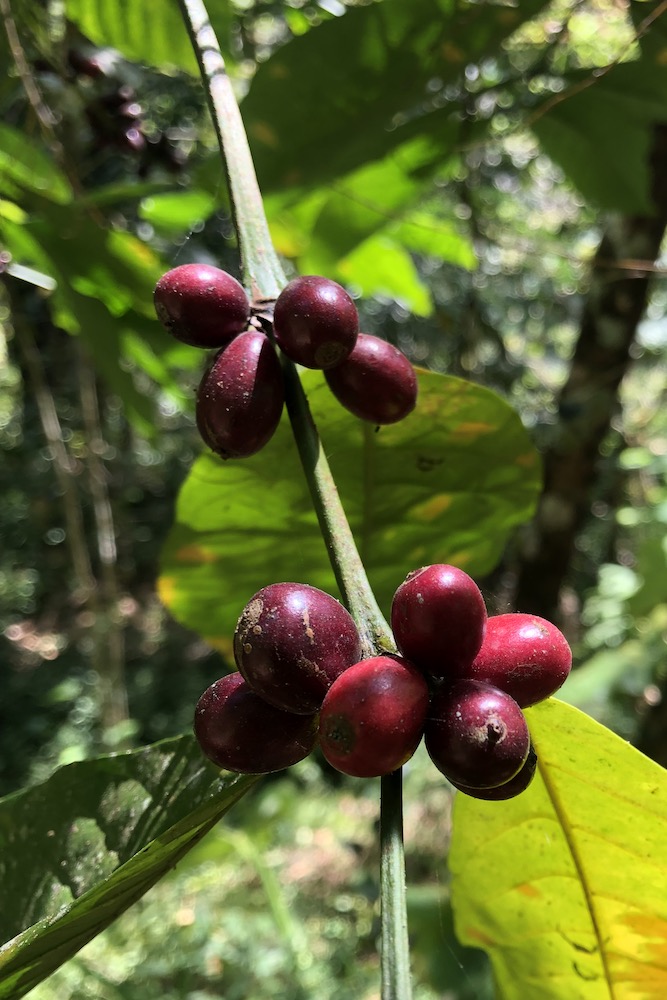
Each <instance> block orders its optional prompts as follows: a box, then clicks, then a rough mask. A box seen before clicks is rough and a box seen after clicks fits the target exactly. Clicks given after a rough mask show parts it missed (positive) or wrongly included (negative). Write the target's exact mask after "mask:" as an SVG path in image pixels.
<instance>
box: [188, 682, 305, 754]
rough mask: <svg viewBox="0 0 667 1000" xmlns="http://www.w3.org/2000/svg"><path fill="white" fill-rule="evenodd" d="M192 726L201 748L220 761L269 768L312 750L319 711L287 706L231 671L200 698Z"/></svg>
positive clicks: (203, 751)
mask: <svg viewBox="0 0 667 1000" xmlns="http://www.w3.org/2000/svg"><path fill="white" fill-rule="evenodd" d="M194 729H195V737H196V738H197V742H198V743H199V746H200V747H201V750H202V753H203V754H204V755H205V756H206V757H208V759H209V760H211V761H213V763H214V764H216V765H217V766H218V767H224V768H225V769H226V770H228V771H239V772H241V773H242V774H266V773H268V772H269V771H281V770H282V769H283V768H284V767H290V766H291V765H292V764H296V762H297V761H299V760H303V758H304V757H307V756H308V754H309V753H310V752H311V750H312V749H313V747H314V746H315V742H316V740H317V716H315V715H294V714H292V713H291V712H283V711H282V709H280V708H275V706H273V705H269V704H267V702H265V701H263V699H262V698H260V697H259V695H256V694H255V693H254V691H251V689H250V688H249V687H248V685H247V684H246V682H245V681H244V680H243V678H242V677H241V675H240V674H227V676H226V677H221V678H220V680H217V681H215V683H214V684H211V686H210V687H208V688H207V689H206V691H204V693H203V695H202V696H201V698H200V699H199V701H198V702H197V707H196V709H195V723H194Z"/></svg>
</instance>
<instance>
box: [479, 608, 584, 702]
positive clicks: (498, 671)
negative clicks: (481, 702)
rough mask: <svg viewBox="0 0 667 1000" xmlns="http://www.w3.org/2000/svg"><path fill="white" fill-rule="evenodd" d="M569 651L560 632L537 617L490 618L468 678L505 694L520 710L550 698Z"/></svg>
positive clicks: (566, 670) (562, 675)
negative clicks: (510, 697) (492, 686)
mask: <svg viewBox="0 0 667 1000" xmlns="http://www.w3.org/2000/svg"><path fill="white" fill-rule="evenodd" d="M571 666H572V651H571V649H570V647H569V645H568V642H567V639H566V638H565V636H564V635H563V633H562V632H561V631H560V630H559V629H558V628H556V626H555V625H552V623H551V622H548V621H546V619H544V618H539V617H538V616H537V615H527V614H523V613H520V612H513V613H511V614H505V615H493V616H492V617H491V618H489V619H488V621H487V623H486V633H485V635H484V642H483V643H482V646H481V649H480V650H479V652H478V653H477V656H476V657H475V660H474V662H473V664H472V666H471V668H470V671H469V676H470V677H474V678H475V679H476V680H479V681H486V682H488V683H489V684H495V686H496V687H499V688H501V689H502V690H503V691H507V693H508V694H510V695H511V696H512V697H513V698H514V700H515V701H517V702H518V703H519V705H521V707H522V708H527V707H528V706H529V705H534V704H535V703H536V702H538V701H542V700H543V699H544V698H548V697H549V695H552V694H553V693H554V692H555V691H557V690H558V688H559V687H560V686H561V684H563V682H564V681H565V680H566V678H567V676H568V674H569V673H570V668H571Z"/></svg>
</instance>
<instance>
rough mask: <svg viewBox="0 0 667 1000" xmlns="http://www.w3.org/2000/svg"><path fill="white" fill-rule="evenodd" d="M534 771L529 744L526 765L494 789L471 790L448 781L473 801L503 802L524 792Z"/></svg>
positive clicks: (535, 759)
mask: <svg viewBox="0 0 667 1000" xmlns="http://www.w3.org/2000/svg"><path fill="white" fill-rule="evenodd" d="M536 769H537V754H536V753H535V751H534V750H533V746H532V744H531V747H530V750H529V751H528V756H527V758H526V763H525V764H524V765H523V767H522V768H521V770H520V771H519V772H518V773H517V774H515V775H514V777H513V778H510V780H509V781H505V782H504V783H503V784H502V785H496V787H495V788H471V787H470V785H458V784H457V783H456V782H455V781H452V779H451V778H450V779H449V781H450V784H452V785H454V788H458V790H459V791H460V792H464V793H465V794H466V795H469V796H470V797H471V798H473V799H482V800H483V801H484V802H503V801H506V800H507V799H513V798H515V797H516V796H517V795H521V792H525V790H526V789H527V788H528V786H529V785H530V783H531V781H532V780H533V778H534V777H535V771H536Z"/></svg>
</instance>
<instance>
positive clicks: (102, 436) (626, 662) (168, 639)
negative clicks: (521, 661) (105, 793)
mask: <svg viewBox="0 0 667 1000" xmlns="http://www.w3.org/2000/svg"><path fill="white" fill-rule="evenodd" d="M209 7H210V13H211V18H212V21H213V23H214V26H215V28H216V30H217V32H218V35H219V38H220V41H221V43H222V45H223V48H224V50H225V54H226V58H227V62H228V67H229V70H230V73H231V74H232V76H233V78H234V80H235V84H236V86H237V91H238V94H239V97H240V98H242V105H241V107H242V113H243V115H244V120H245V122H246V127H247V128H248V132H249V137H250V140H251V145H252V147H253V153H254V156H255V160H256V165H257V169H258V175H259V181H260V185H261V187H262V190H263V192H264V193H265V195H266V207H267V212H268V215H269V221H270V224H271V228H272V234H273V237H274V241H275V243H276V246H277V248H278V250H279V251H280V253H281V254H282V255H283V256H284V258H285V260H286V261H287V263H288V266H289V268H290V269H291V273H321V274H326V275H327V276H329V277H332V278H334V279H336V280H338V281H341V282H342V283H344V284H345V285H346V286H347V287H348V288H349V289H350V290H351V291H352V292H353V293H354V294H355V296H356V297H357V302H358V306H359V309H360V314H361V316H362V323H363V329H365V330H367V331H369V332H373V333H378V334H381V335H382V336H384V337H386V338H387V339H389V340H391V341H392V342H394V343H396V344H397V345H398V346H400V347H401V348H402V349H403V350H404V351H405V352H406V353H407V354H408V355H409V356H410V358H411V360H412V361H413V362H414V363H415V364H417V365H420V366H424V367H428V368H431V369H433V370H435V371H442V372H447V373H449V374H453V375H457V376H460V377H462V378H465V379H470V380H472V381H473V382H475V383H478V384H480V385H483V386H487V387H489V388H491V389H493V390H494V391H495V392H497V393H499V394H500V395H501V396H502V397H504V398H505V399H507V400H508V401H510V402H511V404H512V405H513V406H514V407H515V409H516V410H517V411H518V413H519V414H520V416H521V419H522V421H523V423H524V425H525V426H526V427H527V428H528V429H529V432H530V434H531V436H532V438H533V440H534V441H535V443H536V444H537V446H538V448H539V450H540V453H541V455H542V459H543V466H544V487H543V489H542V493H541V496H540V500H539V503H538V504H537V507H536V510H535V514H534V517H533V519H532V520H531V521H529V522H527V523H526V524H524V525H522V526H521V527H520V528H519V529H518V530H517V531H516V532H514V534H513V535H512V537H511V539H510V541H509V543H508V545H507V546H506V548H505V550H504V552H503V554H502V557H501V559H500V561H497V562H496V565H494V567H493V568H490V569H489V572H488V574H487V575H486V576H485V577H484V578H483V579H481V580H480V581H479V582H480V585H481V586H482V589H483V591H484V594H485V597H486V599H487V602H488V604H489V608H490V609H491V610H495V611H503V610H508V609H512V608H514V609H517V610H522V611H530V612H534V613H537V614H541V615H544V616H545V617H549V618H551V619H553V620H555V621H556V622H557V623H558V624H559V625H560V626H561V627H562V628H563V630H564V631H565V633H566V635H567V636H568V638H569V639H570V641H571V643H572V646H573V649H574V654H575V670H574V672H573V675H572V677H571V679H570V680H569V681H568V683H567V685H566V687H565V688H564V689H563V692H562V697H563V698H564V699H565V700H568V701H571V702H572V703H573V704H576V705H577V706H579V707H581V708H583V709H584V710H585V711H587V712H589V713H590V714H591V715H593V716H594V717H595V718H597V719H599V720H600V721H602V722H604V723H605V724H606V725H608V726H609V727H611V728H612V729H614V730H615V731H616V732H617V733H619V734H620V735H622V736H623V738H625V739H627V740H629V741H631V742H633V743H634V744H635V745H637V746H638V747H639V748H640V749H642V750H643V751H644V752H645V753H647V754H648V755H649V756H651V757H653V758H654V759H655V760H656V761H658V762H660V763H662V764H665V763H666V762H667V725H666V723H667V716H666V711H667V699H666V697H665V695H666V693H667V692H666V686H667V657H666V650H665V641H666V638H667V543H666V541H665V523H666V522H667V488H666V486H665V472H666V471H667V411H666V409H665V405H664V404H665V385H666V381H665V370H666V362H665V350H666V347H667V320H666V319H665V306H666V303H667V282H666V281H665V275H666V274H667V270H666V268H667V262H666V260H665V257H664V252H661V247H662V245H663V241H664V231H665V226H666V225H667V13H665V10H667V5H666V4H664V3H653V2H631V3H626V2H623V0H588V2H576V0H574V2H573V0H567V2H566V0H558V2H556V3H551V4H545V3H541V2H538V0H530V2H522V3H519V4H516V5H513V6H512V5H509V4H508V5H504V4H489V3H477V4H471V3H459V2H455V0H438V2H436V0H411V3H410V4H409V5H405V4H401V3H400V0H382V2H377V3H370V4H366V3H343V2H341V0H321V2H319V3H311V2H309V0H306V2H302V0H291V2H289V3H288V2H283V0H275V2H271V0H267V2H261V0H258V2H252V0H248V2H238V0H233V2H223V0H215V2H211V3H210V5H209ZM163 8H164V9H163V11H162V13H161V15H160V16H159V17H157V16H156V15H155V12H154V9H153V8H151V5H150V4H148V3H137V4H134V5H132V14H131V16H130V15H128V12H127V10H125V6H124V5H123V4H121V3H120V0H115V2H114V0H108V2H107V3H104V4H99V3H93V2H92V0H67V2H65V3H48V2H42V3H29V2H27V0H12V2H10V0H0V17H1V20H2V30H1V31H0V60H1V64H2V65H3V66H4V65H6V66H8V67H9V72H8V73H7V74H6V75H3V78H2V80H1V81H0V112H1V113H0V120H1V121H2V123H3V124H0V183H1V185H2V187H1V189H0V195H1V200H0V255H1V256H0V269H1V271H2V274H1V276H0V332H1V336H0V447H1V448H2V462H1V463H0V481H1V492H2V504H1V505H0V537H1V538H2V551H1V553H0V648H1V650H2V658H1V663H2V698H1V699H0V792H1V793H2V794H3V795H7V794H9V793H12V792H14V791H15V790H17V789H19V788H21V787H24V786H25V785H27V784H33V783H37V782H39V781H42V780H43V779H45V778H46V777H48V775H50V774H51V773H53V771H54V770H55V769H56V768H57V767H59V766H61V765H63V764H66V763H69V762H72V761H76V760H83V759H86V758H89V757H93V756H95V755H98V754H100V753H104V752H107V751H114V750H122V749H127V748H130V747H133V746H138V745H141V744H144V743H152V742H154V741H156V740H160V739H162V738H164V737H167V736H173V735H176V734H178V733H181V732H185V731H187V730H189V728H190V727H191V721H192V712H193V706H194V704H195V702H196V700H197V698H198V697H199V695H200V694H201V692H202V691H203V690H204V688H205V687H206V686H207V685H208V684H210V683H211V682H212V681H213V680H215V679H216V678H217V677H218V676H220V674H221V673H223V672H225V671H226V670H227V669H229V667H230V664H229V661H228V660H227V659H226V656H225V649H224V644H223V646H222V647H221V648H215V646H214V645H212V644H211V643H210V642H207V641H205V640H204V639H202V637H201V636H200V635H199V634H197V633H196V632H194V631H192V630H191V629H188V628H187V627H185V626H184V625H183V624H180V623H179V622H178V621H177V620H176V619H175V618H174V617H173V616H172V615H171V614H170V613H169V612H168V611H167V610H166V609H165V607H164V605H163V604H162V602H161V600H160V597H159V593H158V592H159V584H158V578H159V576H160V570H161V553H162V551H163V546H164V544H165V541H166V540H167V537H168V534H169V531H170V527H171V525H172V522H173V519H174V509H175V504H176V498H177V494H178V490H179V487H180V486H181V484H182V483H183V482H184V480H185V478H186V476H187V473H188V470H189V468H190V467H191V465H192V463H193V461H194V459H195V457H196V455H197V454H198V453H199V452H200V451H201V450H202V446H201V444H200V442H199V439H198V436H197V433H196V429H195V427H194V419H193V398H194V391H195V388H196V385H197V381H198V378H199V375H200V372H201V367H202V360H201V354H200V352H198V351H195V350H194V349H190V348H187V347H185V346H183V345H180V344H177V343H175V342H173V341H171V340H170V338H169V337H168V335H167V334H166V333H165V331H163V330H162V329H161V328H160V326H159V324H158V323H157V320H156V319H155V318H154V313H153V308H152V289H153V287H154V284H155V281H156V280H157V278H158V277H159V276H160V275H161V274H162V273H163V272H164V271H165V270H167V269H168V268H169V267H172V266H175V265H177V264H182V263H187V262H190V261H194V260H204V261H208V262H212V263H216V264H218V265H219V266H221V267H223V268H225V269H226V270H229V271H230V272H231V273H234V274H237V275H238V273H239V266H238V259H237V251H236V246H235V240H234V233H233V226H232V220H231V216H230V211H229V206H228V203H227V198H226V193H225V185H224V178H223V176H222V173H221V168H220V163H219V158H218V154H217V151H216V148H215V137H214V134H213V130H212V126H211V124H210V120H209V118H208V114H207V112H206V109H205V105H204V101H203V98H202V93H201V85H200V83H199V81H198V78H197V77H196V75H195V73H194V62H193V57H192V55H191V52H190V48H189V42H188V40H187V36H186V35H185V32H184V31H183V29H182V28H181V27H180V22H179V15H178V8H177V6H176V4H171V3H165V4H164V5H163ZM265 516H266V518H267V519H270V518H271V509H270V506H269V504H268V503H267V509H266V515H265ZM281 576H282V575H281V573H280V558H279V555H278V554H277V555H276V579H279V578H281ZM399 582H400V580H397V581H396V583H397V584H398V583H399ZM240 603H241V604H242V603H243V601H242V600H241V602H240ZM239 610H240V605H239ZM409 780H410V791H409V793H407V798H406V849H407V852H408V879H409V884H410V895H409V906H410V921H411V935H412V941H413V948H414V965H415V974H416V980H417V992H416V995H417V997H419V998H421V1000H435V998H445V997H447V998H450V997H452V998H453V997H457V998H461V1000H464V998H473V997H475V998H478V997H487V996H488V997H491V996H492V995H493V994H492V985H491V982H490V978H489V973H488V969H487V967H486V962H485V959H484V956H483V955H482V954H481V953H477V952H475V951H472V950H470V949H462V948H461V947H460V946H459V945H458V944H457V943H456V940H455V938H454V936H453V930H452V921H451V915H450V911H449V907H448V890H447V872H446V867H445V866H444V864H443V858H444V856H445V854H446V846H447V840H448V830H449V811H450V805H451V794H450V790H449V789H448V787H447V786H446V783H445V782H444V781H442V780H441V779H440V777H439V776H438V775H437V774H436V773H435V772H434V770H433V768H432V767H431V765H430V764H429V762H428V760H427V758H426V756H425V754H423V753H422V751H419V752H418V754H417V756H416V757H415V759H414V761H413V762H412V763H411V765H410V767H409ZM376 791H377V790H376V788H375V785H374V783H373V782H370V783H361V782H358V781H354V780H352V779H344V778H343V777H342V776H340V775H337V774H335V773H333V772H332V771H331V770H330V769H329V768H328V767H327V766H325V764H324V763H323V761H322V760H321V759H319V758H318V757H317V756H316V757H314V758H312V759H310V760H308V761H305V762H303V763H302V764H301V765H298V766H297V767H296V768H294V769H292V770H291V771H290V772H288V773H286V774H279V775H277V776H272V777H271V778H269V779H266V780H265V781H264V782H263V783H262V784H261V785H260V786H259V788H258V789H256V790H255V791H254V792H253V793H252V795H250V796H249V797H248V798H247V799H246V800H244V801H243V803H241V804H239V805H238V806H236V807H235V809H234V811H233V813H232V824H231V826H230V825H229V824H228V825H227V826H226V828H225V829H224V830H222V829H221V830H218V831H214V832H213V833H212V834H211V835H209V837H208V838H207V839H206V840H205V841H204V842H203V843H202V845H201V846H200V847H198V848H197V849H196V850H195V851H194V852H193V853H192V854H190V855H189V856H188V858H187V860H186V861H184V862H183V863H182V864H181V865H179V867H178V869H177V870H176V871H175V872H174V873H173V874H172V875H171V876H169V878H168V879H166V880H164V881H163V882H161V883H160V884H159V885H158V886H157V887H156V888H154V889H153V890H151V892H150V893H149V894H148V895H147V896H146V897H145V898H144V900H143V901H141V902H140V903H139V904H137V905H136V906H135V907H134V908H132V909H131V910H130V911H129V912H128V913H127V914H125V915H124V916H123V917H122V918H120V919H119V920H118V921H117V922H116V923H115V924H114V925H112V927H111V928H109V930H107V931H106V932H105V933H104V934H103V935H101V936H100V937H99V938H97V939H96V940H95V941H93V942H92V943H91V944H90V945H88V946H87V947H86V948H85V949H84V950H83V951H82V952H81V953H80V954H79V955H78V956H77V957H76V958H74V959H72V961H70V962H69V963H68V964H67V965H65V966H64V967H63V968H62V969H61V970H59V971H58V972H57V973H55V974H54V976H52V977H51V979H49V980H47V981H46V982H45V983H44V984H42V985H41V986H39V987H38V988H37V989H36V990H35V991H34V992H33V993H32V995H33V996H35V997H36V998H39V1000H51V998H52V997H53V998H55V997H59V998H63V997H67V998H72V1000H75V998H81V1000H83V998H86V1000H91V998H96V997H100V998H105V1000H106V998H113V1000H115V998H119V1000H120V998H122V1000H133V998H137V1000H150V998H152V997H155V998H157V997H165V998H167V1000H172V998H173V1000H177V998H178V1000H180V998H186V997H187V998H188V1000H206V998H209V997H211V998H212V997H214V996H220V995H224V996H225V997H228V998H235V997H238V998H241V997H243V998H246V1000H253V998H257V1000H260V998H264V997H267V996H277V997H278V996H279V997H285V998H292V997H295V998H297V997H301V996H304V995H318V996H323V997H330V998H332V1000H334V998H335V1000H346V998H348V997H349V998H351V997H365V998H371V997H375V996H377V995H378V994H377V987H376V985H375V984H376V980H377V957H376V950H375V945H376V937H377V931H378V921H377V907H376V902H377V891H378V890H377V881H376V872H377V847H376V844H375V840H376V837H375V832H376V824H377V803H376V798H377V795H376Z"/></svg>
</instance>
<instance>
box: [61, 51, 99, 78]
mask: <svg viewBox="0 0 667 1000" xmlns="http://www.w3.org/2000/svg"><path fill="white" fill-rule="evenodd" d="M67 62H68V63H69V65H70V66H71V67H72V69H73V70H74V72H75V73H77V74H78V75H79V76H88V77H90V78H91V79H96V78H97V77H100V76H105V75H106V70H105V68H104V64H103V60H101V59H100V57H99V56H98V55H97V54H96V53H92V54H91V55H86V53H84V52H82V51H81V50H80V49H68V50H67Z"/></svg>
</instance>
